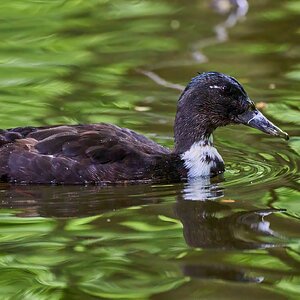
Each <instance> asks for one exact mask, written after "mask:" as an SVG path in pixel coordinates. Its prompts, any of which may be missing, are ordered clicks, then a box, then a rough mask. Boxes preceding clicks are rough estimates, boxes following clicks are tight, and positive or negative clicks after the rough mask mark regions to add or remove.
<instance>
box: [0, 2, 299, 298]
mask: <svg viewBox="0 0 300 300" xmlns="http://www.w3.org/2000/svg"><path fill="white" fill-rule="evenodd" d="M212 3H213V4H214V5H212ZM240 3H241V4H243V3H244V1H240ZM221 4H222V5H221ZM217 7H218V8H219V9H216V8H217ZM226 7H227V6H226V1H214V2H210V1H188V2H187V1H183V0H178V1H166V0H164V1H124V0H118V1H113V2H112V1H105V0H102V1H80V0H78V1H71V0H70V1H63V0H51V1H50V0H49V1H46V0H43V1H7V0H3V1H1V4H0V8H1V9H0V15H1V24H0V34H1V43H0V62H1V64H0V92H1V93H0V103H1V112H0V127H1V128H8V127H16V126H25V125H45V124H58V123H59V124H70V123H79V122H81V123H88V122H101V121H105V122H110V123H114V124H117V125H120V126H124V127H129V128H131V129H134V130H137V131H138V132H141V133H143V134H145V135H147V136H148V137H150V138H152V139H154V140H155V141H157V142H159V143H161V144H163V145H165V146H169V147H172V143H173V140H172V128H173V119H174V113H175V110H176V100H177V98H178V95H179V91H178V86H176V85H175V86H174V84H177V85H179V88H180V86H181V85H185V84H186V83H187V82H188V81H189V80H190V78H191V77H192V76H194V74H196V72H197V71H200V72H202V71H207V70H217V71H220V72H225V73H229V74H230V75H233V76H235V77H237V78H238V79H239V80H240V81H241V82H242V83H243V84H244V86H245V88H246V90H247V91H248V93H249V95H250V97H251V98H252V99H253V100H255V101H256V102H260V107H262V110H263V111H264V113H265V114H266V115H267V116H268V118H270V119H271V120H273V121H274V122H276V124H277V125H279V126H280V127H281V128H282V129H283V130H285V131H287V132H288V133H289V134H290V136H291V139H290V141H289V142H288V143H287V142H285V141H282V140H280V139H275V138H272V137H269V136H266V135H264V134H263V133H261V132H258V131H255V130H254V129H251V128H246V127H244V126H235V127H228V128H221V129H218V130H217V132H216V134H215V137H214V140H215V144H216V146H217V148H218V150H219V152H220V153H221V154H222V156H223V158H224V160H225V162H226V164H227V171H226V173H225V175H224V178H223V179H222V178H221V179H215V180H213V181H212V182H208V181H203V180H202V181H196V182H190V183H189V184H174V185H150V184H146V185H129V186H116V187H110V186H107V187H97V186H86V187H84V186H75V187H74V186H14V185H7V184H1V187H0V194H1V196H0V201H1V202H0V203H1V209H0V226H1V235H0V249H1V252H0V253H1V255H0V299H30V300H31V299H107V298H108V299H150V298H151V299H172V297H173V298H176V299H217V298H218V299H220V298H221V299H240V297H241V295H243V298H244V299H253V298H255V297H256V298H272V299H298V298H299V297H300V288H299V285H300V263H299V261H300V248H299V245H300V239H299V229H300V221H299V218H300V205H299V204H298V202H299V200H300V197H299V189H300V186H299V183H300V179H299V154H300V131H299V124H300V110H299V103H300V101H299V94H300V89H299V80H300V63H299V57H300V51H299V50H300V48H299V14H300V4H299V1H296V0H294V1H293V0H289V1H287V0H285V1H271V0H265V1H249V11H248V12H247V9H246V8H247V7H246V6H243V7H241V8H240V9H239V10H238V11H235V12H232V11H231V12H227V13H223V14H222V13H221V12H220V10H221V11H222V9H223V10H224V9H225V10H226ZM149 72H150V73H149ZM151 72H152V73H151ZM145 74H146V75H145ZM155 75H158V76H159V78H157V77H155ZM149 77H151V78H149ZM163 79H164V80H166V81H168V83H169V84H168V83H166V82H164V81H163ZM167 86H168V87H167Z"/></svg>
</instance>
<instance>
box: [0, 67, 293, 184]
mask: <svg viewBox="0 0 300 300" xmlns="http://www.w3.org/2000/svg"><path fill="white" fill-rule="evenodd" d="M229 124H245V125H247V126H251V127H254V128H257V129H259V130H261V131H263V132H265V133H268V134H271V135H274V136H280V137H283V138H285V139H288V135H287V134H286V133H285V132H283V131H282V130H281V129H279V128H278V127H276V126H275V125H274V124H272V123H271V122H270V121H269V120H267V118H266V117H264V116H263V115H262V113H260V112H259V111H258V110H257V109H256V108H255V105H254V103H253V102H252V101H251V100H250V99H249V97H248V96H247V94H246V92H245V90H244V89H243V87H242V86H241V85H240V84H239V83H238V82H237V81H236V80H235V79H234V78H232V77H230V76H227V75H224V74H221V73H217V72H208V73H203V74H200V75H198V76H196V77H195V78H193V79H192V81H191V82H190V83H189V84H188V85H187V87H186V88H185V90H184V91H183V93H182V94H181V96H180V98H179V101H178V106H177V113H176V118H175V125H174V132H175V147H174V149H173V150H170V149H167V148H165V147H162V146H160V145H158V144H156V143H155V142H153V141H151V140H149V139H148V138H146V137H144V136H143V135H140V134H138V133H136V132H134V131H131V130H129V129H126V128H120V127H117V126H114V125H110V124H104V123H100V124H90V125H71V126H49V127H22V128H13V129H7V130H1V131H0V178H1V180H2V181H7V182H17V183H58V184H85V183H98V184H101V183H117V182H125V181H131V182H135V181H145V180H153V181H168V182H175V181H180V180H185V179H187V178H192V177H201V176H214V175H217V174H220V173H223V172H224V162H223V160H222V157H221V156H220V154H219V153H218V151H217V150H216V149H215V148H214V147H213V141H212V133H213V131H214V130H215V129H216V128H217V127H220V126H226V125H229Z"/></svg>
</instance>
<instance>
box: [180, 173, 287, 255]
mask: <svg viewBox="0 0 300 300" xmlns="http://www.w3.org/2000/svg"><path fill="white" fill-rule="evenodd" d="M223 196H224V194H223V190H222V188H221V187H220V183H218V182H216V183H211V184H210V179H197V180H193V181H190V182H189V183H188V184H186V186H185V188H184V190H183V194H182V195H181V196H179V197H178V198H177V202H176V204H175V213H176V216H177V217H178V218H179V219H180V221H181V222H182V224H183V233H184V238H185V241H186V243H187V244H188V245H189V246H191V247H201V248H222V249H224V248H226V249H259V248H270V247H274V246H275V244H274V243H272V242H270V243H269V242H261V241H255V240H253V239H254V237H255V236H257V235H260V236H264V237H268V236H269V237H279V236H278V235H277V233H275V232H274V231H273V230H272V229H271V228H270V222H269V221H267V220H265V219H264V217H266V216H268V215H270V214H272V213H274V212H282V211H284V210H278V209H260V210H257V209H255V210H246V211H236V210H237V209H234V206H233V205H230V204H229V203H230V202H231V201H232V202H234V201H233V200H226V199H224V200H223V201H226V202H229V203H228V204H227V203H226V202H225V203H222V202H218V201H212V200H217V199H221V198H222V197H223ZM221 201H222V200H221ZM239 210H240V209H239Z"/></svg>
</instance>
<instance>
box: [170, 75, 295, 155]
mask: <svg viewBox="0 0 300 300" xmlns="http://www.w3.org/2000/svg"><path fill="white" fill-rule="evenodd" d="M229 124H244V125H247V126H250V127H253V128H256V129H259V130H261V131H263V132H265V133H267V134H271V135H273V136H278V137H282V138H284V139H286V140H287V139H288V138H289V137H288V134H287V133H285V132H283V131H282V130H281V129H280V128H278V127H277V126H275V125H274V124H273V123H272V122H270V121H269V120H268V119H267V118H266V117H265V116H264V115H263V114H262V113H261V112H260V111H259V110H258V109H257V108H256V107H255V104H254V102H253V101H252V100H250V98H249V96H248V95H247V93H246V91H245V90H244V88H243V87H242V85H241V84H240V83H239V82H238V81H237V80H236V79H234V78H233V77H230V76H228V75H225V74H221V73H217V72H207V73H202V74H200V75H198V76H196V77H195V78H193V79H192V80H191V82H190V83H189V84H188V85H187V87H186V88H185V90H184V91H183V93H182V94H181V96H180V98H179V101H178V106H177V114H176V119H175V151H176V152H177V153H183V152H185V151H187V150H188V149H189V148H190V147H191V145H193V144H194V143H196V142H199V141H203V140H208V139H209V137H210V135H211V134H212V132H213V131H214V130H215V129H216V128H217V127H220V126H226V125H229Z"/></svg>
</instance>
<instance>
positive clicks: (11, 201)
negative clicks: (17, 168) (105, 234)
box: [0, 184, 163, 218]
mask: <svg viewBox="0 0 300 300" xmlns="http://www.w3.org/2000/svg"><path fill="white" fill-rule="evenodd" d="M162 190H163V189H161V190H160V192H162ZM151 191H152V188H151V186H150V185H135V186H133V185H129V186H107V187H103V186H102V187H100V186H92V185H90V186H44V185H31V186H17V185H9V184H7V185H4V184H3V185H2V186H1V194H0V201H1V202H0V208H11V209H17V210H20V213H19V214H18V216H22V217H46V218H51V217H55V218H74V217H76V218H80V217H86V216H94V215H99V214H102V213H105V212H110V211H115V210H119V209H122V208H126V207H131V206H137V205H145V204H155V203H159V202H160V201H161V197H160V195H159V194H156V193H155V192H151Z"/></svg>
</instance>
